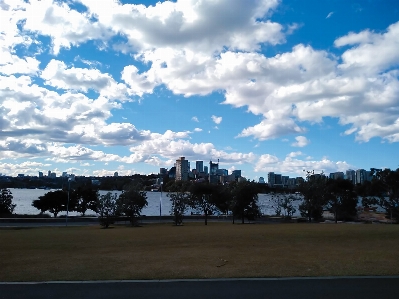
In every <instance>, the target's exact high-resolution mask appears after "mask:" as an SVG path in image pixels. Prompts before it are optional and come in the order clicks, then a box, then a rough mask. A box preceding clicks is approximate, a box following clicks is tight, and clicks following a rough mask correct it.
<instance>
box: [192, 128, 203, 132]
mask: <svg viewBox="0 0 399 299" xmlns="http://www.w3.org/2000/svg"><path fill="white" fill-rule="evenodd" d="M194 132H202V129H201V128H195V129H194Z"/></svg>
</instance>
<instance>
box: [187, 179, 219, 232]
mask: <svg viewBox="0 0 399 299" xmlns="http://www.w3.org/2000/svg"><path fill="white" fill-rule="evenodd" d="M216 190H217V185H211V184H209V183H207V182H203V183H194V184H192V185H191V187H190V193H191V201H190V205H191V207H192V208H193V209H195V210H198V211H201V213H202V214H204V216H205V225H208V216H209V215H212V214H213V213H214V212H215V211H216V210H217V207H216V204H215V201H214V199H215V198H216V196H215V194H216Z"/></svg>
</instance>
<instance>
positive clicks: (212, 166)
mask: <svg viewBox="0 0 399 299" xmlns="http://www.w3.org/2000/svg"><path fill="white" fill-rule="evenodd" d="M218 170H219V161H218V163H213V162H212V161H209V183H211V184H216V183H218V182H219V178H218V177H219V176H220V175H219V174H218Z"/></svg>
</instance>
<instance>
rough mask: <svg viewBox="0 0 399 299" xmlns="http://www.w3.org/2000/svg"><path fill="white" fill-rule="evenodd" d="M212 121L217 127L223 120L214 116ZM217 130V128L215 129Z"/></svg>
mask: <svg viewBox="0 0 399 299" xmlns="http://www.w3.org/2000/svg"><path fill="white" fill-rule="evenodd" d="M211 118H212V121H213V122H214V123H215V124H217V125H219V124H220V123H221V122H222V120H223V117H221V116H215V115H212V117H211ZM216 128H217V127H216Z"/></svg>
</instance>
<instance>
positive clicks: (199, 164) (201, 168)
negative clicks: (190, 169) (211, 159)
mask: <svg viewBox="0 0 399 299" xmlns="http://www.w3.org/2000/svg"><path fill="white" fill-rule="evenodd" d="M195 169H197V172H204V161H196V162H195Z"/></svg>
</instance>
